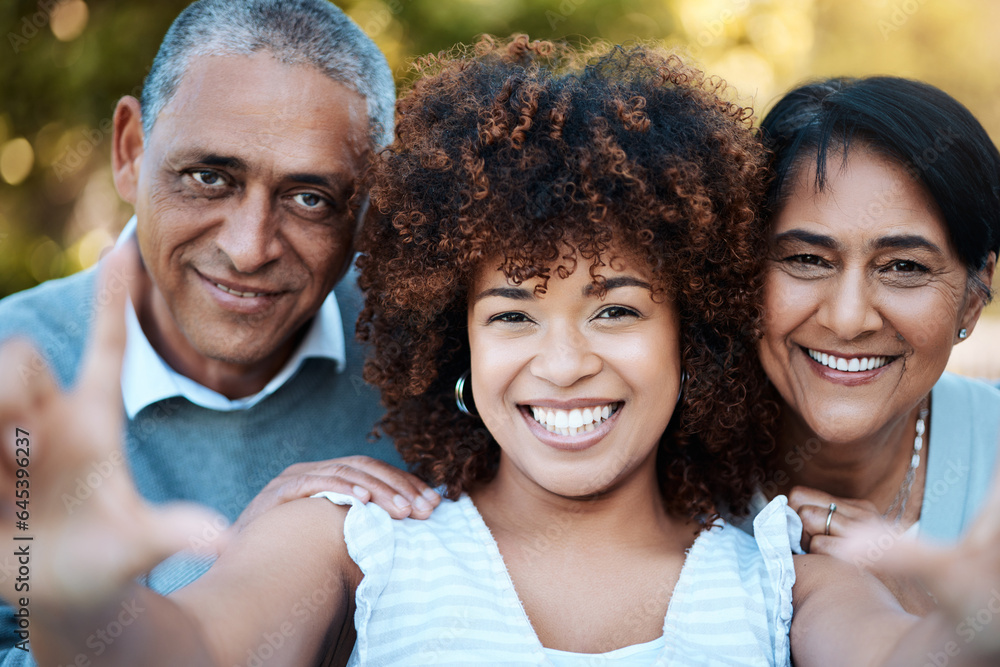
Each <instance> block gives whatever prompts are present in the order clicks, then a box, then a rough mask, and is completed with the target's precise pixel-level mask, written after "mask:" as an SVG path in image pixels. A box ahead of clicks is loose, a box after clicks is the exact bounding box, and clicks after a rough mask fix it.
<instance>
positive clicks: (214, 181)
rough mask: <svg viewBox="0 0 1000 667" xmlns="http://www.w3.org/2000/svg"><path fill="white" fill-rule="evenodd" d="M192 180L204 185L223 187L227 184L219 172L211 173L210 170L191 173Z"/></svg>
mask: <svg viewBox="0 0 1000 667" xmlns="http://www.w3.org/2000/svg"><path fill="white" fill-rule="evenodd" d="M191 178H193V179H194V180H196V181H198V182H199V183H201V184H202V185H209V186H214V185H222V184H223V183H225V179H224V178H222V174H220V173H219V172H217V171H211V170H208V169H200V170H198V171H192V172H191Z"/></svg>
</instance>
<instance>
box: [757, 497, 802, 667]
mask: <svg viewBox="0 0 1000 667" xmlns="http://www.w3.org/2000/svg"><path fill="white" fill-rule="evenodd" d="M753 534H754V539H756V540H757V546H758V548H759V549H760V553H761V555H762V556H763V557H764V565H765V567H766V568H767V574H768V579H769V580H770V584H771V588H772V592H773V595H772V596H771V600H770V601H769V602H770V604H768V605H767V607H768V613H769V614H770V619H769V623H770V625H771V627H772V628H773V630H774V664H776V665H783V664H789V662H790V659H791V644H790V639H789V632H790V630H791V627H792V586H794V585H795V564H794V562H793V560H792V554H793V553H795V554H801V553H803V552H802V546H801V541H802V520H801V519H800V518H799V515H798V514H796V513H795V512H794V511H793V510H792V508H791V507H789V506H788V499H787V498H785V496H777V497H776V498H775V499H774V500H772V501H771V502H770V503H768V504H767V506H766V507H765V508H764V509H763V510H761V511H760V513H759V514H758V515H757V518H755V519H754V522H753Z"/></svg>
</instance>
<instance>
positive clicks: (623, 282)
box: [583, 276, 653, 296]
mask: <svg viewBox="0 0 1000 667" xmlns="http://www.w3.org/2000/svg"><path fill="white" fill-rule="evenodd" d="M601 287H603V289H604V290H605V291H610V290H613V289H615V288H618V287H643V288H645V289H648V290H651V289H653V286H652V285H650V284H649V283H647V282H646V281H645V280H639V279H638V278H634V277H632V276H615V277H614V278H608V279H607V280H605V281H604V284H603V285H602V286H601ZM598 289H600V288H599V287H597V286H595V285H594V284H593V283H591V284H589V285H587V286H586V287H584V288H583V295H584V296H590V295H591V294H593V293H594V292H595V291H596V290H598Z"/></svg>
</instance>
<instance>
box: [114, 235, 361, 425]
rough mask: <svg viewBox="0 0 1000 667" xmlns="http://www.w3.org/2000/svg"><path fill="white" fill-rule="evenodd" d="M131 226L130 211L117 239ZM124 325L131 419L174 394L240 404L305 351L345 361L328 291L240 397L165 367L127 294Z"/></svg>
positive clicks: (274, 386) (279, 381) (207, 403)
mask: <svg viewBox="0 0 1000 667" xmlns="http://www.w3.org/2000/svg"><path fill="white" fill-rule="evenodd" d="M135 227H136V218H135V216H132V219H131V220H129V221H128V224H126V225H125V228H124V229H123V230H122V233H121V234H120V235H119V236H118V241H117V243H122V241H123V240H125V239H128V238H129V237H131V236H132V235H133V234H135ZM125 326H126V333H127V340H126V343H125V358H124V360H123V362H122V376H121V381H122V399H123V401H124V403H125V413H126V414H127V415H128V418H129V419H134V418H135V416H136V415H137V414H138V413H139V411H140V410H142V409H143V408H144V407H146V406H148V405H152V404H153V403H156V402H157V401H162V400H164V399H167V398H173V397H174V396H181V397H183V398H186V399H187V400H189V401H191V402H192V403H194V404H195V405H200V406H201V407H204V408H208V409H209V410H219V411H222V412H226V411H232V410H246V409H249V408H252V407H253V406H255V405H257V404H258V403H260V402H261V401H262V400H264V399H265V398H267V397H268V396H270V395H271V394H273V393H274V392H275V391H277V390H278V389H279V388H280V387H281V386H282V385H283V384H284V383H285V382H287V381H288V379H289V378H291V377H292V376H293V375H294V374H295V372H296V371H298V370H299V367H300V366H301V365H302V362H304V361H305V360H306V359H308V358H310V357H322V358H326V359H333V360H334V361H336V362H337V370H338V372H339V371H342V370H343V369H344V367H345V366H346V364H347V355H346V351H345V342H344V329H343V322H342V320H341V318H340V307H339V306H338V305H337V298H336V297H335V296H334V294H333V292H332V291H331V292H330V294H329V295H328V296H327V297H326V300H325V301H323V305H322V306H320V309H319V312H317V313H316V316H315V317H313V319H312V322H311V323H310V324H309V325H308V327H309V329H308V331H306V335H305V336H304V337H303V339H302V342H301V343H299V346H298V347H297V348H296V349H295V352H294V353H293V354H292V356H291V358H289V360H288V361H287V362H286V363H285V365H284V366H282V367H281V370H279V371H278V373H277V374H276V375H275V376H274V377H273V378H271V381H270V382H268V383H267V385H266V386H265V387H264V388H263V389H261V390H260V391H259V392H257V393H256V394H253V395H251V396H245V397H243V398H236V399H229V398H226V397H225V396H223V395H222V394H220V393H218V392H217V391H214V390H212V389H209V388H208V387H206V386H204V385H202V384H199V383H198V382H195V381H194V380H192V379H191V378H189V377H187V376H185V375H181V374H180V373H178V372H177V371H175V370H174V369H173V368H171V367H170V365H169V364H167V362H166V361H164V360H163V358H162V357H161V356H160V355H159V354H157V352H156V350H154V349H153V346H152V345H150V343H149V340H148V339H147V338H146V334H145V333H143V331H142V327H141V326H140V325H139V318H138V317H136V314H135V308H134V307H133V306H132V302H131V300H130V301H129V302H128V305H127V307H126V314H125Z"/></svg>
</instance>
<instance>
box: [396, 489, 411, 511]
mask: <svg viewBox="0 0 1000 667" xmlns="http://www.w3.org/2000/svg"><path fill="white" fill-rule="evenodd" d="M392 502H394V503H396V507H398V508H400V509H406V508H408V507H409V506H410V502H409V501H408V500H407V499H406V498H404V497H403V496H401V495H399V494H398V493H397V494H396V495H395V496H393V498H392Z"/></svg>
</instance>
